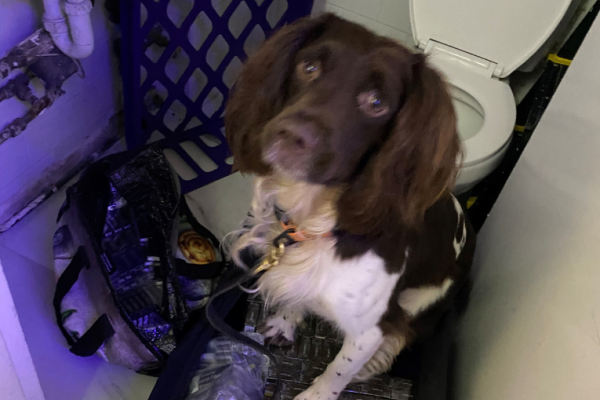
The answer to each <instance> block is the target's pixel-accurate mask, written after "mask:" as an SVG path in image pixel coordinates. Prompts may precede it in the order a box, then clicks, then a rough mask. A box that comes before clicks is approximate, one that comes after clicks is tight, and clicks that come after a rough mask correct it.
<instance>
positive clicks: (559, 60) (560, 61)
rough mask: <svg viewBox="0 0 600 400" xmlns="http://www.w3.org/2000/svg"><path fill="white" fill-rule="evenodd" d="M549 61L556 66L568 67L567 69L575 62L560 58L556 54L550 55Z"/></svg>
mask: <svg viewBox="0 0 600 400" xmlns="http://www.w3.org/2000/svg"><path fill="white" fill-rule="evenodd" d="M548 60H549V61H552V62H553V63H555V64H560V65H566V66H567V67H568V66H569V65H571V63H572V62H573V60H569V59H568V58H562V57H559V56H558V55H557V54H556V53H552V54H548Z"/></svg>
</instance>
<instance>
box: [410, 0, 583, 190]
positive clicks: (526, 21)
mask: <svg viewBox="0 0 600 400" xmlns="http://www.w3.org/2000/svg"><path fill="white" fill-rule="evenodd" d="M570 4H571V0H504V1H502V2H498V1H495V0H454V1H451V2H450V1H444V0H410V13H411V22H412V29H413V37H414V39H415V41H416V43H417V46H418V47H419V48H420V49H421V50H422V51H423V52H425V53H426V54H428V55H429V60H430V62H431V64H432V65H433V66H434V67H435V68H436V69H438V70H439V71H440V72H441V73H442V74H443V75H445V77H446V79H447V81H448V83H449V84H450V88H451V92H452V96H453V99H454V106H455V110H456V113H457V117H458V131H459V134H460V137H461V139H462V141H463V151H464V154H463V159H462V164H461V170H460V173H459V175H458V178H457V182H456V186H455V188H454V193H455V194H461V193H464V192H466V191H468V190H469V189H471V188H472V187H473V186H475V185H476V184H477V183H479V182H480V181H481V180H482V179H483V178H485V177H486V176H487V175H489V174H490V173H491V172H492V171H493V170H494V169H495V168H496V167H497V166H498V165H499V164H500V162H501V161H502V158H503V156H504V154H505V153H506V150H507V149H508V146H509V144H510V140H511V137H512V133H513V129H514V125H515V119H516V105H515V100H514V96H513V93H512V91H511V89H510V87H509V86H508V83H507V78H508V76H509V75H510V74H511V73H512V72H513V71H514V70H515V69H517V68H518V67H519V66H520V65H521V64H523V63H524V62H526V61H527V60H528V59H529V58H530V57H531V56H532V55H534V54H535V53H536V52H537V51H538V50H539V49H540V48H541V47H542V46H543V45H544V44H545V43H547V41H548V39H549V38H550V36H551V35H552V34H553V32H554V31H555V29H556V28H557V26H558V25H559V24H560V23H561V21H562V20H563V17H564V16H565V14H566V13H567V11H568V10H569V6H570Z"/></svg>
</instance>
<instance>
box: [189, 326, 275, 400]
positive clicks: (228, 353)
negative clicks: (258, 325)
mask: <svg viewBox="0 0 600 400" xmlns="http://www.w3.org/2000/svg"><path fill="white" fill-rule="evenodd" d="M244 335H246V336H248V337H250V338H251V339H253V340H255V341H257V342H259V343H261V344H262V343H263V336H262V335H261V334H259V333H254V332H245V333H244ZM268 371H269V358H268V357H267V356H265V355H264V354H261V353H259V352H257V351H256V350H254V349H253V348H251V347H248V346H246V345H243V344H242V343H240V342H238V341H236V340H235V339H231V338H228V337H224V336H221V337H217V338H215V339H213V340H211V341H210V343H209V344H208V348H207V349H206V352H205V353H204V354H203V355H202V358H201V361H200V364H199V368H198V370H197V371H196V372H195V373H194V377H193V378H192V381H191V384H190V394H189V396H188V397H187V398H186V400H261V399H262V398H263V391H264V386H265V381H266V378H267V374H268Z"/></svg>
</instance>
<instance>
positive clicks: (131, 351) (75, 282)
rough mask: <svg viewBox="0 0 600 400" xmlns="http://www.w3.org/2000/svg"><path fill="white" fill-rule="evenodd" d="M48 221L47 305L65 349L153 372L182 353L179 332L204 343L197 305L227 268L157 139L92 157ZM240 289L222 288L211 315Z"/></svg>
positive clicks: (207, 333) (206, 332) (223, 309)
mask: <svg viewBox="0 0 600 400" xmlns="http://www.w3.org/2000/svg"><path fill="white" fill-rule="evenodd" d="M57 221H58V229H57V230H56V233H55V235H54V258H55V272H56V275H57V279H58V280H57V284H56V293H55V296H54V301H53V305H54V310H55V313H56V319H57V323H58V325H59V328H60V329H61V331H62V333H63V335H64V337H65V339H66V340H67V343H68V344H69V346H70V351H71V352H72V353H73V354H75V355H78V356H82V357H87V356H91V355H93V354H98V355H99V356H101V357H102V358H104V359H105V360H107V361H109V362H111V363H114V364H118V365H121V366H123V367H126V368H130V369H133V370H135V371H138V372H141V373H146V374H150V375H157V374H158V373H159V372H160V371H162V370H163V369H164V368H165V366H166V365H167V358H169V357H170V355H172V354H173V355H174V356H176V357H175V358H177V359H179V360H181V359H182V357H185V356H186V355H185V354H182V351H185V346H184V349H181V350H180V349H179V348H178V347H179V345H180V344H182V343H185V342H186V340H187V341H188V342H190V341H191V342H193V343H194V347H195V348H198V349H200V350H197V351H201V350H202V345H206V343H208V341H209V340H210V338H211V337H212V336H213V335H214V328H212V327H211V326H210V324H209V323H208V321H207V319H206V317H205V314H204V307H205V306H206V303H207V302H208V299H209V297H210V295H211V294H212V293H213V292H216V291H217V290H218V288H219V282H220V281H227V280H229V276H230V275H232V274H235V273H236V272H235V268H231V267H228V264H227V263H226V258H225V254H223V252H222V251H221V250H220V247H219V242H218V240H217V239H216V238H215V237H214V235H213V234H212V233H211V232H210V231H208V230H207V229H206V228H205V227H204V226H202V225H201V224H199V223H198V221H197V220H196V219H195V218H194V216H193V214H192V213H191V211H190V209H189V207H188V206H187V204H186V201H185V197H184V196H181V195H180V190H179V184H178V178H177V176H176V175H175V173H174V172H173V170H172V169H171V167H170V165H169V163H168V161H167V159H166V157H165V156H164V154H163V152H162V151H161V150H160V149H159V148H158V147H153V146H151V147H147V148H145V149H142V150H137V151H129V152H123V153H118V154H114V155H111V156H108V157H106V158H104V159H101V160H99V161H97V162H95V163H94V164H92V165H91V166H90V167H88V168H87V169H86V170H85V171H84V172H83V173H82V175H81V178H80V179H79V181H78V182H77V183H76V184H75V185H73V186H71V187H70V188H68V190H67V199H66V201H65V203H64V204H63V205H62V207H61V209H60V211H59V215H58V218H57ZM240 295H241V292H240V291H239V290H236V291H231V292H230V293H229V294H228V295H227V296H223V298H222V299H220V303H219V304H216V305H215V307H216V308H217V309H218V313H219V315H221V316H225V315H227V313H228V312H229V310H230V309H231V307H233V305H234V304H235V302H236V301H237V300H238V298H239V297H240ZM188 333H190V334H191V333H193V338H186V335H187V334H188ZM198 341H200V343H198ZM202 341H204V342H202ZM187 356H188V357H189V356H190V355H189V354H188V355H187ZM169 364H171V363H169ZM169 368H171V369H174V371H171V372H170V374H174V373H175V374H176V373H177V371H176V370H177V369H178V368H180V366H173V367H169ZM169 368H167V369H169ZM180 372H181V371H180ZM168 375H169V374H168ZM159 381H160V380H159Z"/></svg>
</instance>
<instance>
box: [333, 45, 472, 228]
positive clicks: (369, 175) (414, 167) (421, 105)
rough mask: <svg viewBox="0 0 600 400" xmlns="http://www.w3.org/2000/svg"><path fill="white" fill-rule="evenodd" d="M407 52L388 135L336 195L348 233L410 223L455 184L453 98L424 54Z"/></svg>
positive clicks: (456, 148) (456, 157)
mask: <svg viewBox="0 0 600 400" xmlns="http://www.w3.org/2000/svg"><path fill="white" fill-rule="evenodd" d="M412 58H413V64H412V70H411V71H410V72H411V73H410V74H409V75H411V77H410V78H408V79H407V80H408V82H407V89H406V92H405V94H404V103H403V104H402V106H401V108H400V110H399V111H398V113H397V115H396V117H395V120H394V121H393V122H392V126H391V128H390V132H389V137H388V138H387V140H386V141H385V142H384V143H383V144H382V146H381V148H380V149H379V150H378V152H377V153H376V154H374V155H373V156H372V157H371V159H370V160H369V161H368V163H367V165H366V167H365V170H364V171H363V172H362V173H360V174H359V175H358V176H357V177H356V179H355V181H354V182H353V183H351V184H350V185H349V187H348V188H347V190H346V191H345V193H343V194H342V196H341V197H340V200H339V203H338V211H339V216H338V218H339V220H338V223H339V227H340V229H343V230H345V231H348V232H350V233H355V234H382V233H383V231H384V230H386V229H389V228H390V227H391V226H392V225H397V224H398V222H402V223H404V225H405V226H408V227H414V226H415V225H416V224H418V223H419V222H420V221H421V220H422V218H423V216H424V214H425V211H426V210H427V209H428V208H429V207H431V206H432V205H433V204H434V203H435V202H436V200H437V199H438V198H439V197H440V196H441V195H442V194H443V193H444V191H445V190H447V189H451V188H452V186H453V184H454V180H455V178H456V174H457V171H458V162H459V161H460V160H459V156H460V154H461V151H460V139H459V136H458V132H457V127H456V115H455V112H454V107H453V104H452V98H451V96H450V93H449V91H448V87H447V85H446V82H445V81H444V79H443V78H442V77H441V76H440V75H439V74H438V73H437V72H436V71H435V70H433V69H432V68H431V67H429V65H428V64H427V61H426V59H425V57H424V56H422V55H413V56H412Z"/></svg>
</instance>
